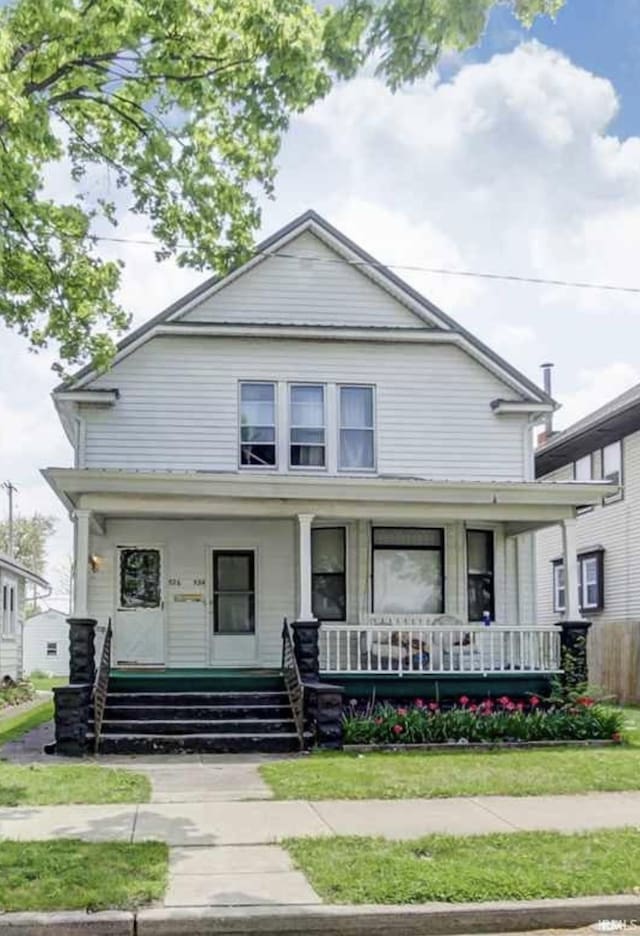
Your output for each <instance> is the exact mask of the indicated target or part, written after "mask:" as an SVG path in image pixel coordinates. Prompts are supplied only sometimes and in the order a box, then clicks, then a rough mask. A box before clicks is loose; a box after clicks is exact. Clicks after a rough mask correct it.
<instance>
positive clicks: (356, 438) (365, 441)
mask: <svg viewBox="0 0 640 936" xmlns="http://www.w3.org/2000/svg"><path fill="white" fill-rule="evenodd" d="M339 395H340V403H339V427H340V428H339V433H340V444H339V456H338V467H339V468H340V469H342V470H344V471H350V470H351V471H353V470H356V471H357V470H366V469H370V468H373V467H374V463H375V444H374V431H375V430H374V413H373V408H374V407H373V387H351V386H349V387H347V386H342V387H340V388H339Z"/></svg>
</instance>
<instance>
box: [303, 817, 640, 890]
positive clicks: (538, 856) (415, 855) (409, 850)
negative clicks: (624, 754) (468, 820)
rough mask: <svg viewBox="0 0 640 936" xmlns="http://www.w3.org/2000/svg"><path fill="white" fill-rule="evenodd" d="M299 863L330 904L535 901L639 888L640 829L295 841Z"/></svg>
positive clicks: (316, 888)
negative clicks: (408, 839) (389, 839)
mask: <svg viewBox="0 0 640 936" xmlns="http://www.w3.org/2000/svg"><path fill="white" fill-rule="evenodd" d="M285 845H286V847H287V848H288V850H289V852H290V854H291V856H292V858H293V860H294V862H295V863H296V864H297V866H298V867H299V868H301V869H302V870H303V871H304V873H305V874H306V875H307V877H308V878H309V880H310V882H311V884H312V886H313V887H314V889H315V890H316V891H317V893H318V894H319V895H320V896H321V897H322V898H323V899H324V900H326V901H328V902H329V903H354V904H362V903H374V904H405V903H408V904H414V903H426V902H429V901H445V902H447V903H452V902H456V901H475V902H480V901H488V900H534V899H540V898H545V897H556V898H567V897H581V896H587V895H602V894H622V893H637V892H638V888H639V885H640V831H639V830H635V829H611V830H606V831H601V832H589V833H580V834H573V835H561V834H559V833H557V832H514V833H500V834H493V835H482V836H464V837H456V836H450V835H430V836H427V837H426V838H422V839H417V840H416V841H413V842H391V841H388V840H386V839H381V838H328V839H290V840H289V841H287V842H285Z"/></svg>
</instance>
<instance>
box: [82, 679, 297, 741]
mask: <svg viewBox="0 0 640 936" xmlns="http://www.w3.org/2000/svg"><path fill="white" fill-rule="evenodd" d="M271 686H272V687H273V688H269V689H268V690H264V689H258V690H254V691H252V690H245V691H239V690H237V689H236V688H235V687H230V688H226V687H225V689H223V690H222V691H212V692H205V691H200V690H198V691H193V692H175V691H170V692H161V691H157V690H154V691H121V689H120V687H119V686H118V683H117V681H116V688H115V689H112V686H111V683H110V686H109V693H108V696H107V705H106V709H105V713H104V720H103V723H102V731H101V733H100V740H99V745H98V752H99V753H101V754H156V753H157V754H171V753H181V752H183V753H219V754H223V753H224V754H231V753H245V752H249V753H250V752H265V753H280V752H288V751H298V750H300V741H299V738H298V734H297V732H296V728H295V723H294V720H293V716H292V712H291V706H290V704H289V698H288V696H287V693H286V692H285V690H284V684H283V683H282V680H281V679H279V680H278V681H277V683H273V682H272V683H271ZM305 741H306V742H307V743H310V741H311V736H310V735H309V736H307V737H305Z"/></svg>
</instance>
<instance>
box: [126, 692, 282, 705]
mask: <svg viewBox="0 0 640 936" xmlns="http://www.w3.org/2000/svg"><path fill="white" fill-rule="evenodd" d="M288 704H289V697H288V695H287V693H286V692H285V691H284V690H283V691H277V692H276V691H273V692H271V691H270V692H112V691H111V690H109V693H108V695H107V705H108V706H109V707H113V706H119V705H126V706H135V707H136V708H137V707H139V706H142V705H169V706H186V705H215V706H218V705H240V706H245V705H288Z"/></svg>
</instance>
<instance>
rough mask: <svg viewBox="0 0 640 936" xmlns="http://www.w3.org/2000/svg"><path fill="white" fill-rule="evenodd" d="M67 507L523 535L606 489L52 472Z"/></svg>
mask: <svg viewBox="0 0 640 936" xmlns="http://www.w3.org/2000/svg"><path fill="white" fill-rule="evenodd" d="M43 475H44V477H45V479H46V480H47V481H48V483H49V484H50V485H51V487H52V488H53V490H54V491H55V493H56V494H57V495H58V496H59V497H60V498H61V500H62V501H63V502H64V503H65V504H66V506H67V507H68V508H69V509H71V510H73V509H85V510H91V511H92V512H94V513H96V514H99V515H102V516H131V517H135V516H139V517H143V516H144V517H176V518H178V517H194V518H195V517H214V516H215V517H289V516H290V517H293V516H295V515H296V514H298V513H313V514H315V515H316V516H319V517H343V518H344V517H348V518H354V519H355V518H362V519H393V520H413V521H416V520H429V519H436V518H439V519H467V520H471V519H473V520H492V521H505V522H508V523H510V524H513V525H514V528H513V532H521V531H523V530H524V529H532V528H535V527H536V526H544V525H546V524H550V523H556V522H558V521H559V520H563V519H565V518H567V517H571V516H573V515H574V512H575V508H576V507H580V506H587V505H591V504H597V503H599V502H600V500H601V499H602V497H603V495H604V494H605V493H607V494H608V493H611V491H612V486H611V485H610V484H608V483H603V482H588V483H579V482H554V481H525V482H508V481H506V482H486V481H431V480H427V479H422V478H400V477H389V476H387V477H385V476H382V477H380V476H377V477H362V478H355V477H325V476H323V477H319V476H296V477H292V476H291V475H284V474H283V475H275V474H270V475H267V474H261V475H259V474H233V473H222V472H221V473H214V472H211V473H202V472H194V473H178V472H137V471H135V472H134V471H118V470H115V471H114V470H113V469H104V470H99V469H74V468H48V469H46V470H45V471H43Z"/></svg>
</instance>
